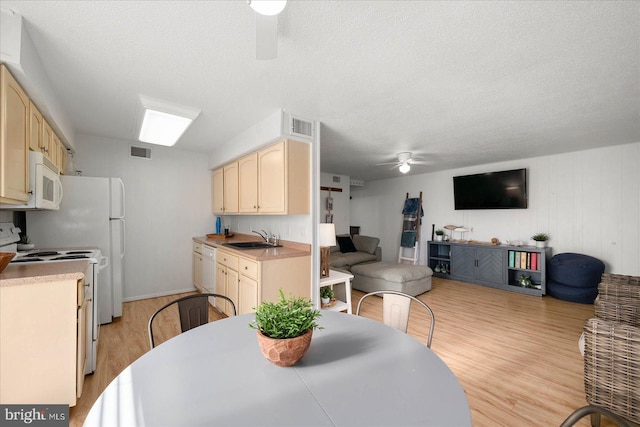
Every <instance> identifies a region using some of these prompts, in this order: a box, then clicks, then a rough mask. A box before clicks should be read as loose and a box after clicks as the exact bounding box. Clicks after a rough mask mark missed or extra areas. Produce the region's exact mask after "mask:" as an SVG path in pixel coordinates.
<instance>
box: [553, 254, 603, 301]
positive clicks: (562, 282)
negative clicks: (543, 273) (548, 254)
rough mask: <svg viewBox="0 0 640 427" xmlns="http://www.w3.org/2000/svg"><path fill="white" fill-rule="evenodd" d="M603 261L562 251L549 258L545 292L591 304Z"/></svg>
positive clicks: (564, 298)
mask: <svg viewBox="0 0 640 427" xmlns="http://www.w3.org/2000/svg"><path fill="white" fill-rule="evenodd" d="M602 273H604V263H603V262H602V261H600V260H599V259H597V258H594V257H591V256H588V255H582V254H576V253H570V252H567V253H562V254H557V255H555V256H553V257H552V258H551V260H550V261H549V266H548V277H549V280H548V281H547V293H548V294H549V295H551V296H553V297H556V298H558V299H561V300H565V301H572V302H579V303H582V304H593V301H594V300H595V299H596V297H597V296H598V284H599V283H600V279H601V277H602Z"/></svg>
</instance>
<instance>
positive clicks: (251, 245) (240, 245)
mask: <svg viewBox="0 0 640 427" xmlns="http://www.w3.org/2000/svg"><path fill="white" fill-rule="evenodd" d="M223 245H224V246H229V247H231V248H235V249H266V248H281V247H282V245H272V244H271V243H266V242H236V243H224V244H223Z"/></svg>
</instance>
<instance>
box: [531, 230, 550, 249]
mask: <svg viewBox="0 0 640 427" xmlns="http://www.w3.org/2000/svg"><path fill="white" fill-rule="evenodd" d="M531 239H532V240H535V242H536V248H544V247H545V246H546V245H547V240H549V235H548V234H545V233H537V234H534V235H533V236H531Z"/></svg>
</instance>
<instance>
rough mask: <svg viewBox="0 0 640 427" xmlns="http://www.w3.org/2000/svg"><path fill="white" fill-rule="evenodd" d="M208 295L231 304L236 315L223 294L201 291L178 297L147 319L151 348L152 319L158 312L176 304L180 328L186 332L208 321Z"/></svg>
mask: <svg viewBox="0 0 640 427" xmlns="http://www.w3.org/2000/svg"><path fill="white" fill-rule="evenodd" d="M209 297H215V298H222V299H225V300H227V301H228V302H229V304H231V308H232V311H233V315H234V316H235V315H236V306H235V304H234V303H233V301H231V299H230V298H227V297H225V296H224V295H218V294H211V293H202V294H195V295H187V296H186V297H182V298H178V299H177V300H175V301H171V302H170V303H167V304H165V305H163V306H162V307H160V308H159V309H157V310H156V312H155V313H153V315H152V316H151V318H150V319H149V343H150V344H151V348H154V347H155V340H154V339H153V320H154V319H155V318H156V316H157V315H158V314H160V313H161V312H163V311H164V310H166V309H168V308H169V307H171V306H173V305H174V304H177V305H178V315H179V317H180V329H181V332H186V331H188V330H189V329H193V328H195V327H198V326H201V325H204V324H206V323H209Z"/></svg>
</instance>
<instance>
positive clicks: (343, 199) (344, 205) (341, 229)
mask: <svg viewBox="0 0 640 427" xmlns="http://www.w3.org/2000/svg"><path fill="white" fill-rule="evenodd" d="M334 177H337V178H338V179H339V180H340V182H334ZM320 186H321V187H330V188H340V189H341V190H342V191H341V192H340V191H320V222H326V215H327V213H329V212H328V211H327V197H329V194H331V198H332V199H333V210H332V211H331V213H332V214H333V223H334V224H335V226H336V234H348V233H349V226H350V225H351V224H350V223H349V220H350V218H349V204H350V200H349V198H350V195H351V193H350V187H349V177H348V176H346V175H336V174H332V173H322V174H320Z"/></svg>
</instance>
